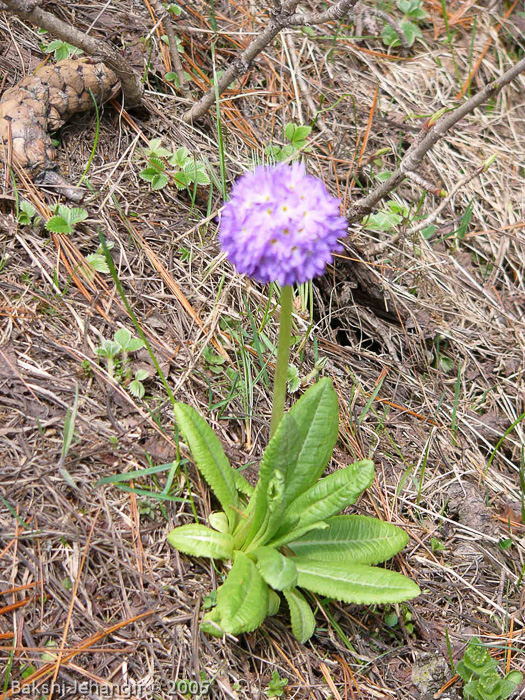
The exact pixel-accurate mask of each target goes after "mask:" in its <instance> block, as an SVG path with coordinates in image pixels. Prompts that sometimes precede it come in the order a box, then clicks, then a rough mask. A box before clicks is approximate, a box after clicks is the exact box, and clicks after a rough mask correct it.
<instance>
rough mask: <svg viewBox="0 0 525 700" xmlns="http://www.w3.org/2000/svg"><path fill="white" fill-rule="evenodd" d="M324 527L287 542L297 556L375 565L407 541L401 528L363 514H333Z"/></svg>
mask: <svg viewBox="0 0 525 700" xmlns="http://www.w3.org/2000/svg"><path fill="white" fill-rule="evenodd" d="M326 523H327V524H328V527H327V528H325V529H323V530H315V531H312V532H309V533H308V534H307V535H304V536H303V537H301V538H299V539H296V540H294V541H291V540H290V541H289V542H288V544H287V546H288V547H290V549H291V550H292V551H293V552H294V553H295V554H297V555H298V556H301V557H305V558H308V559H316V560H317V561H334V562H339V561H344V562H346V563H347V564H367V565H370V566H371V565H374V564H379V563H380V562H382V561H386V560H387V559H390V557H393V556H394V554H397V553H398V552H400V551H401V550H402V549H403V547H405V546H406V544H407V542H408V535H407V534H406V532H405V531H404V530H402V529H401V528H399V527H396V526H395V525H392V524H391V523H385V522H382V521H381V520H378V519H377V518H371V517H369V516H367V515H336V516H334V517H333V518H328V520H326Z"/></svg>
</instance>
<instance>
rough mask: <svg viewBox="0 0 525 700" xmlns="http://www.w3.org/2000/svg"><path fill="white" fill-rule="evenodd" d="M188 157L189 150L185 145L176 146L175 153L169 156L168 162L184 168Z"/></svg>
mask: <svg viewBox="0 0 525 700" xmlns="http://www.w3.org/2000/svg"><path fill="white" fill-rule="evenodd" d="M189 158H190V152H189V151H188V149H187V148H186V147H185V146H181V147H180V148H178V149H177V150H176V151H175V153H174V154H173V155H172V156H171V158H170V164H171V165H176V166H178V167H179V168H181V169H182V168H184V166H185V165H186V163H187V162H188V159H189Z"/></svg>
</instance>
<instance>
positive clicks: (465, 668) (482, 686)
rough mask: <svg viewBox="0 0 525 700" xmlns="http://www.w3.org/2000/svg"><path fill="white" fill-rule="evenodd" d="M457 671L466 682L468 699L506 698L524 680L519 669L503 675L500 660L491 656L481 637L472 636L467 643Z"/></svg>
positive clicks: (465, 693) (466, 697)
mask: <svg viewBox="0 0 525 700" xmlns="http://www.w3.org/2000/svg"><path fill="white" fill-rule="evenodd" d="M456 673H457V674H458V675H459V676H460V677H461V678H462V680H463V682H464V684H465V685H464V687H463V695H464V697H465V699H466V700H504V698H508V697H510V696H511V695H512V693H513V692H514V691H515V690H516V688H517V687H518V685H519V684H520V683H521V681H522V680H523V675H522V674H521V673H520V672H519V671H510V672H509V673H507V675H506V676H502V675H501V674H500V673H499V669H498V662H497V661H496V660H495V659H493V658H492V657H491V656H490V654H489V651H488V649H487V647H486V646H484V645H483V644H482V643H481V640H480V639H479V637H472V639H471V640H470V642H469V643H468V644H467V648H466V649H465V654H464V655H463V659H462V660H461V661H459V662H458V664H457V665H456Z"/></svg>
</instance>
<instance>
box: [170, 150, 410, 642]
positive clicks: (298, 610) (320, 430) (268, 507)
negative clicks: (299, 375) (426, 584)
mask: <svg viewBox="0 0 525 700" xmlns="http://www.w3.org/2000/svg"><path fill="white" fill-rule="evenodd" d="M345 233H346V221H345V220H344V219H343V218H342V217H341V216H340V214H339V202H338V200H337V199H335V198H333V197H331V196H330V195H329V193H328V192H327V191H326V189H325V187H324V185H323V184H322V182H321V181H319V180H317V179H316V178H313V177H311V176H309V175H307V174H306V172H305V169H304V166H303V165H301V164H299V163H294V164H293V165H291V166H287V165H282V164H281V165H278V166H276V167H273V168H268V167H259V168H257V169H256V170H255V172H253V173H249V174H246V175H244V176H243V177H242V178H241V179H240V180H239V181H238V182H237V184H236V186H235V187H234V189H233V191H232V193H231V199H230V201H229V202H228V204H227V205H226V206H225V208H224V211H223V215H222V220H221V228H220V243H221V246H222V248H223V250H224V251H225V252H226V254H227V257H228V258H229V260H230V261H231V262H232V263H233V264H234V265H235V267H236V268H237V270H238V271H239V272H242V273H245V274H247V275H249V276H251V277H253V278H254V279H255V280H257V281H258V282H262V283H266V282H270V281H272V282H278V283H279V284H280V285H281V323H280V329H279V341H278V348H277V362H276V369H275V380H274V397H273V408H272V417H271V423H270V441H269V443H268V446H267V447H266V450H265V451H264V454H263V456H262V459H261V463H260V469H259V480H258V482H257V485H256V486H255V488H253V487H252V486H251V485H250V484H249V483H248V482H247V481H246V479H245V478H244V477H243V476H242V474H241V473H240V472H238V471H237V470H235V469H234V468H233V467H232V466H231V465H230V463H229V462H228V459H227V457H226V455H225V454H224V450H223V448H222V445H221V443H220V442H219V440H218V438H217V436H216V435H215V434H214V432H213V431H212V430H211V428H210V427H209V426H208V424H207V423H206V421H205V420H204V419H203V418H202V417H201V416H200V415H199V414H198V413H197V412H196V411H195V410H194V409H193V408H191V407H190V406H186V405H185V404H181V403H175V404H174V412H175V417H176V420H177V424H178V426H179V429H180V431H181V433H182V435H183V436H184V439H185V440H186V443H187V444H188V446H189V448H190V450H191V453H192V456H193V459H194V461H195V464H196V465H197V467H198V469H199V471H200V472H201V474H202V475H203V477H204V478H205V480H206V481H207V482H208V484H209V485H210V487H211V489H212V491H213V493H214V494H215V496H216V497H217V500H218V501H219V503H220V504H221V506H222V510H221V511H219V512H215V513H212V514H211V516H210V518H209V524H210V526H211V527H206V526H205V525H201V524H198V523H197V524H190V525H183V526H181V527H177V528H175V529H174V530H172V531H171V532H170V534H169V535H168V540H169V542H170V543H171V544H172V545H173V546H174V547H176V548H177V549H178V550H180V551H181V552H185V553H187V554H191V555H194V556H206V557H211V558H213V559H221V560H224V561H230V562H232V564H231V568H230V569H229V572H228V574H227V576H226V579H225V580H224V583H223V584H222V585H221V586H220V587H219V588H218V590H217V594H216V598H215V600H216V605H215V607H213V608H212V609H211V610H210V611H209V612H207V613H206V614H205V615H204V618H203V621H202V625H201V628H202V629H203V630H204V631H205V632H207V633H209V634H211V635H214V636H222V635H223V634H231V635H238V634H241V633H243V632H250V631H252V630H254V629H256V628H257V627H258V626H259V625H261V624H262V622H263V621H264V619H265V618H266V616H267V615H273V614H275V613H276V612H277V610H278V609H279V605H280V602H281V598H280V594H282V595H283V596H284V598H285V599H286V601H287V603H288V608H289V611H290V618H291V623H292V630H293V633H294V634H295V636H296V637H297V639H298V640H300V641H302V642H304V641H306V640H307V639H309V638H310V637H311V636H312V634H313V633H314V629H315V619H314V614H313V612H312V609H311V607H310V605H309V603H308V600H307V598H306V597H305V595H304V594H303V593H302V591H301V589H302V590H310V591H312V592H313V593H317V594H319V595H321V596H328V597H330V598H337V599H339V600H343V601H346V602H349V603H367V604H376V603H395V602H400V601H403V600H408V599H409V598H413V597H414V596H416V595H418V594H419V588H418V586H417V585H416V584H415V583H413V582H412V581H410V579H408V578H406V577H404V576H402V575H401V574H399V573H396V572H393V571H390V570H388V569H384V568H379V567H376V566H375V565H376V564H379V563H381V562H383V561H385V560H386V559H388V558H390V557H392V556H393V555H394V554H396V553H397V552H399V551H400V550H401V549H403V547H404V546H405V545H406V543H407V541H408V537H407V535H406V534H405V533H404V532H403V530H400V529H399V528H397V527H395V526H394V525H391V524H390V523H383V522H381V521H380V520H377V519H375V518H371V517H368V516H364V515H337V514H338V513H339V512H340V511H341V510H342V509H343V508H346V507H347V506H348V505H350V504H352V503H355V501H356V499H357V498H358V497H359V495H360V494H361V493H362V491H363V490H364V489H365V488H367V486H369V485H370V484H371V482H372V480H373V477H374V467H373V464H372V462H371V461H370V460H367V459H365V460H361V461H360V462H355V463H354V464H350V465H349V466H347V467H345V468H344V469H340V470H338V471H336V472H334V473H333V474H329V475H328V476H326V477H324V478H320V477H321V476H322V473H323V472H324V470H325V467H326V466H327V464H328V462H329V460H330V457H331V454H332V450H333V448H334V446H335V444H336V441H337V435H338V422H339V411H338V401H337V395H336V392H335V391H334V388H333V386H332V382H331V380H330V379H329V378H323V379H320V380H319V381H318V382H317V383H316V384H314V385H313V386H311V387H310V388H309V389H307V391H306V392H305V393H304V394H303V396H302V397H301V398H300V399H299V400H298V401H297V402H296V403H295V405H294V406H293V407H292V408H291V410H290V411H289V412H288V413H286V414H285V413H284V401H285V395H286V380H287V370H288V360H289V355H290V335H291V321H292V286H291V285H293V284H295V283H303V282H306V281H308V280H310V279H312V278H313V277H316V276H317V275H320V274H322V273H323V272H324V270H325V266H326V265H327V264H328V263H329V262H331V261H332V253H333V251H335V250H340V249H341V246H340V244H339V243H338V238H339V237H341V236H344V235H345Z"/></svg>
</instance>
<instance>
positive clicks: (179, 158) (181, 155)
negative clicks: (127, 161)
mask: <svg viewBox="0 0 525 700" xmlns="http://www.w3.org/2000/svg"><path fill="white" fill-rule="evenodd" d="M144 155H145V156H146V158H147V161H148V165H147V167H146V168H144V170H141V172H140V173H139V175H140V177H141V178H142V179H143V180H146V182H149V183H150V186H151V189H152V190H162V189H164V187H166V185H168V183H171V184H174V185H175V187H176V188H177V189H179V190H183V189H187V188H189V187H190V186H191V185H193V184H195V185H209V184H210V177H209V175H208V173H207V172H206V165H205V164H204V163H203V162H201V161H198V160H196V159H195V157H194V156H193V155H192V154H191V153H190V152H189V151H188V149H187V148H185V147H184V146H181V148H178V149H177V150H176V151H175V152H172V151H169V150H168V149H167V148H164V147H163V146H161V140H160V139H158V138H157V139H152V140H151V141H150V144H149V147H148V148H147V149H146V150H145V152H144Z"/></svg>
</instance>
